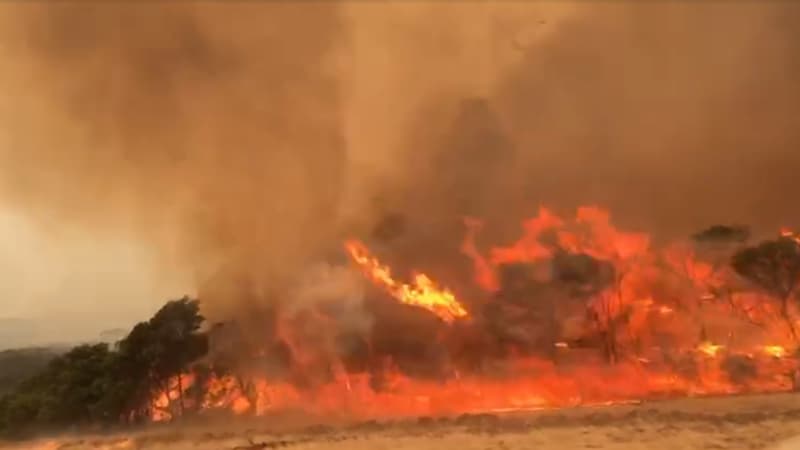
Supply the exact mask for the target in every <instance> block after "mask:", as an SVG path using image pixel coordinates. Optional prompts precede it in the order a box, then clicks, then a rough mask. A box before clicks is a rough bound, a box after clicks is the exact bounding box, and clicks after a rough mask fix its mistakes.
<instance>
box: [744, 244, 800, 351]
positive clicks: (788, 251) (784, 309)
mask: <svg viewBox="0 0 800 450" xmlns="http://www.w3.org/2000/svg"><path fill="white" fill-rule="evenodd" d="M731 265H732V267H733V269H734V270H735V271H736V272H737V273H738V274H739V275H741V276H742V277H744V278H746V279H747V280H749V281H750V282H752V283H753V284H755V285H756V286H758V287H759V288H761V289H762V290H763V291H765V292H766V293H767V294H769V295H770V296H772V297H773V298H775V299H776V300H777V301H778V302H779V304H780V314H781V317H782V318H783V319H784V321H786V324H787V325H788V326H789V330H790V332H791V333H792V337H793V338H794V339H795V340H797V337H798V336H797V331H796V329H795V326H794V321H793V319H792V317H791V312H790V309H791V308H790V303H791V301H792V299H794V296H795V293H796V288H797V285H798V279H799V278H800V245H798V243H797V242H796V241H795V240H794V239H792V238H791V237H781V238H779V239H776V240H772V241H765V242H762V243H760V244H758V245H756V246H754V247H747V248H744V249H742V250H739V251H738V252H736V254H734V255H733V259H732V261H731Z"/></svg>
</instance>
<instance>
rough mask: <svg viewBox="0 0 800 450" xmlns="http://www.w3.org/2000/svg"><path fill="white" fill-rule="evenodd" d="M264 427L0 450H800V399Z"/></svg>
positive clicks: (168, 431)
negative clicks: (334, 424)
mask: <svg viewBox="0 0 800 450" xmlns="http://www.w3.org/2000/svg"><path fill="white" fill-rule="evenodd" d="M302 422H303V421H302V420H297V419H293V420H288V419H285V418H284V419H279V418H270V419H267V418H260V419H258V420H248V421H245V420H240V419H237V420H230V419H229V420H226V421H224V422H223V421H217V422H215V423H214V424H210V423H204V424H193V425H184V426H181V427H178V426H174V425H173V426H158V427H153V428H150V429H148V430H143V431H140V432H137V433H135V434H131V435H129V436H123V435H93V436H89V435H82V436H64V437H60V438H57V439H48V440H39V441H29V442H24V443H14V444H12V443H7V444H6V445H0V448H2V449H40V450H56V449H65V450H66V449H69V450H81V449H103V450H111V449H120V450H122V449H153V450H157V449H178V450H188V449H195V450H207V449H208V450H211V449H214V450H224V449H231V450H233V449H237V450H250V449H252V450H255V449H262V448H286V449H288V450H311V449H331V450H384V449H385V450H389V449H391V450H405V449H407V450H428V449H431V450H432V449H437V450H440V449H458V450H516V449H526V450H527V449H531V450H533V449H536V450H572V449H608V450H639V449H654V450H662V449H663V450H672V449H678V450H695V449H731V450H737V449H768V450H800V439H797V440H795V439H794V437H795V436H800V395H798V394H780V395H760V396H739V397H728V398H706V399H681V400H669V401H661V402H648V403H642V404H638V405H625V406H609V407H593V408H576V409H570V410H559V411H546V412H541V411H540V412H515V413H504V414H473V415H463V416H460V417H453V418H425V417H424V418H417V419H414V420H405V421H387V422H377V421H372V422H362V423H355V424H352V423H351V424H347V425H346V424H340V425H339V426H335V427H334V426H330V425H327V426H323V425H312V424H310V423H302Z"/></svg>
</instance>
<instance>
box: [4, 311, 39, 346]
mask: <svg viewBox="0 0 800 450" xmlns="http://www.w3.org/2000/svg"><path fill="white" fill-rule="evenodd" d="M37 331H38V330H37V326H36V323H35V322H34V321H32V320H28V319H16V318H2V317H0V350H3V349H8V348H16V347H23V346H29V345H31V343H32V342H35V341H36V339H37V335H38V333H37Z"/></svg>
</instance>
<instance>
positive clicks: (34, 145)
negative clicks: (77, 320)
mask: <svg viewBox="0 0 800 450" xmlns="http://www.w3.org/2000/svg"><path fill="white" fill-rule="evenodd" d="M798 23H800V5H794V4H792V3H789V2H775V3H767V2H764V3H755V2H753V3H736V2H714V3H710V4H703V5H698V4H694V3H692V4H689V3H675V4H673V3H669V2H657V3H646V4H634V3H633V2H631V3H621V2H617V3H614V4H597V3H593V2H579V3H575V4H566V3H563V2H542V3H538V2H532V3H524V2H509V3H508V4H504V3H501V4H495V3H483V2H386V3H377V4H373V3H370V2H352V3H337V2H318V3H315V2H261V3H258V2H256V3H246V2H242V3H233V4H230V3H225V4H223V3H208V4H206V3H196V2H191V3H183V2H176V3H169V4H155V3H151V2H146V3H144V4H137V5H134V4H123V3H113V4H102V5H101V4H99V3H95V2H87V3H85V4H80V3H64V4H44V3H37V4H28V3H8V4H4V5H2V7H0V30H2V34H0V52H2V55H3V62H2V65H3V66H2V70H0V89H3V95H4V97H5V99H6V101H5V102H3V107H2V108H1V109H0V158H1V159H0V170H2V174H0V183H2V184H0V189H2V190H1V191H0V195H2V197H1V199H2V202H3V203H4V205H5V207H7V208H9V209H13V210H15V211H21V212H23V213H25V214H28V215H31V216H33V217H35V218H37V219H41V220H42V221H44V222H46V223H58V224H60V226H63V227H77V228H83V229H90V230H94V231H95V232H97V233H100V232H102V233H110V234H113V235H123V236H126V237H127V238H129V239H134V240H136V241H137V242H139V243H141V245H145V246H150V247H152V248H156V249H158V250H159V251H160V252H162V255H163V257H164V261H165V262H169V263H170V264H171V265H172V266H173V267H176V268H180V269H181V270H187V271H191V272H192V273H194V274H196V275H197V281H198V286H199V288H200V289H201V290H202V291H203V292H204V293H205V294H206V297H208V298H210V299H214V300H215V301H214V302H211V303H212V304H216V305H222V304H224V303H227V300H231V299H237V300H246V301H251V302H252V303H254V304H264V303H270V301H271V300H272V299H275V298H278V297H280V296H282V295H284V290H285V287H286V285H287V283H291V282H292V281H294V280H295V279H296V276H297V273H298V271H300V270H302V269H303V268H305V267H307V264H308V263H309V261H311V260H314V259H317V258H320V257H326V256H327V255H329V254H330V253H336V251H337V250H338V246H339V241H340V239H341V237H342V236H344V235H345V234H359V235H366V233H368V232H369V230H370V229H371V227H373V226H374V225H375V224H376V223H378V222H380V221H381V219H382V218H384V217H386V216H390V217H402V220H399V221H398V223H399V222H402V223H403V224H404V226H402V227H400V228H398V229H399V230H400V231H398V232H396V233H394V235H393V236H394V238H393V239H394V240H389V242H387V243H386V245H387V246H389V247H390V250H391V251H392V253H391V254H392V255H393V258H394V260H395V261H397V262H402V263H407V264H409V265H411V264H413V265H416V266H419V265H425V266H426V267H431V268H432V269H431V270H433V271H435V272H436V273H437V275H440V276H441V277H442V278H444V279H445V280H448V279H455V278H456V277H457V275H456V274H454V273H449V271H452V272H459V273H461V274H462V276H463V273H465V272H463V270H462V267H459V266H458V265H457V264H454V261H462V260H461V259H459V258H460V257H459V255H458V253H459V251H458V246H459V244H460V238H459V236H460V235H461V234H462V232H463V225H462V222H461V221H462V218H463V216H466V215H469V216H479V217H482V218H485V219H486V220H487V229H486V230H485V232H484V233H483V234H482V236H484V237H485V238H486V239H499V240H501V241H502V240H505V239H508V238H509V237H510V236H513V235H516V234H517V233H518V229H517V224H518V221H519V219H521V218H522V217H524V216H526V215H529V214H531V213H533V212H534V211H535V209H536V207H537V206H538V205H539V204H540V203H544V204H548V205H552V206H553V207H555V208H557V209H563V210H572V208H573V207H574V206H575V205H576V204H582V203H600V204H602V205H605V206H608V207H609V208H610V209H611V210H612V211H613V212H614V213H615V216H616V217H617V222H619V223H620V224H621V225H622V227H623V228H630V227H634V228H642V229H651V230H654V231H656V232H657V233H661V234H664V235H670V234H673V235H674V234H679V235H685V234H686V233H689V232H692V231H696V230H697V229H700V228H703V227H705V226H707V225H710V224H712V223H716V222H719V221H722V222H738V223H749V224H753V225H755V226H762V227H776V226H778V225H781V224H786V225H792V224H793V223H796V222H800V216H798V213H797V212H796V211H792V209H791V194H792V191H793V189H792V188H793V184H794V174H795V172H796V171H797V168H798V167H800V153H798V151H797V148H798V147H800V131H797V127H796V126H795V123H794V122H796V121H797V119H798V117H800V116H799V114H800V76H798V71H799V70H800V58H799V57H798V55H800V51H798V50H800V49H798V48H797V45H798V44H797V42H800V28H799V27H798V26H797V25H798ZM462 264H468V262H467V261H463V263H462ZM223 299H225V300H226V302H223V301H222V300H223Z"/></svg>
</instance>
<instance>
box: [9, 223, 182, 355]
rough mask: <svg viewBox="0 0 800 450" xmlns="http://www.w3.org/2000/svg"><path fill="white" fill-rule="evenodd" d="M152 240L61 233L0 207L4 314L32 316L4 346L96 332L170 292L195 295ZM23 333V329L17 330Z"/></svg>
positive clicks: (135, 315) (124, 322)
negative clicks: (159, 260)
mask: <svg viewBox="0 0 800 450" xmlns="http://www.w3.org/2000/svg"><path fill="white" fill-rule="evenodd" d="M157 267H160V266H158V265H157V264H156V263H155V261H154V257H153V255H152V254H148V253H147V252H146V250H145V247H142V246H141V245H136V244H134V243H130V242H127V243H126V242H125V241H123V240H114V239H113V238H111V237H104V236H102V235H101V236H98V235H92V234H89V233H76V232H70V233H58V231H57V229H56V230H43V229H41V227H39V226H38V225H36V224H35V223H32V222H31V221H30V220H26V219H25V218H24V217H21V216H19V215H14V214H12V213H10V212H8V211H5V212H2V213H0V273H1V274H2V282H1V283H0V299H2V310H0V321H2V320H3V319H26V321H30V323H29V324H28V326H27V327H26V328H28V329H27V330H26V331H25V332H24V333H23V334H22V335H20V337H21V338H22V340H21V341H20V340H17V339H14V340H12V339H11V338H10V336H6V335H5V334H4V333H2V332H0V340H2V339H5V341H3V342H0V348H6V347H11V346H15V345H29V344H40V343H41V344H46V343H62V342H72V341H74V340H81V339H96V338H98V336H99V333H100V332H102V331H105V330H109V329H112V328H116V327H123V328H127V327H129V326H130V325H131V324H132V323H134V322H136V321H139V320H144V319H147V318H148V317H150V315H151V314H152V313H153V312H154V311H155V310H156V309H157V308H158V307H159V306H160V305H161V304H162V303H163V301H164V300H166V299H168V298H177V297H180V296H181V295H184V294H191V293H192V292H193V288H192V287H191V285H190V284H189V283H188V282H185V283H181V282H179V281H176V280H178V279H180V274H178V273H176V272H171V271H169V270H168V269H164V268H159V269H157ZM12 334H16V333H12Z"/></svg>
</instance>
